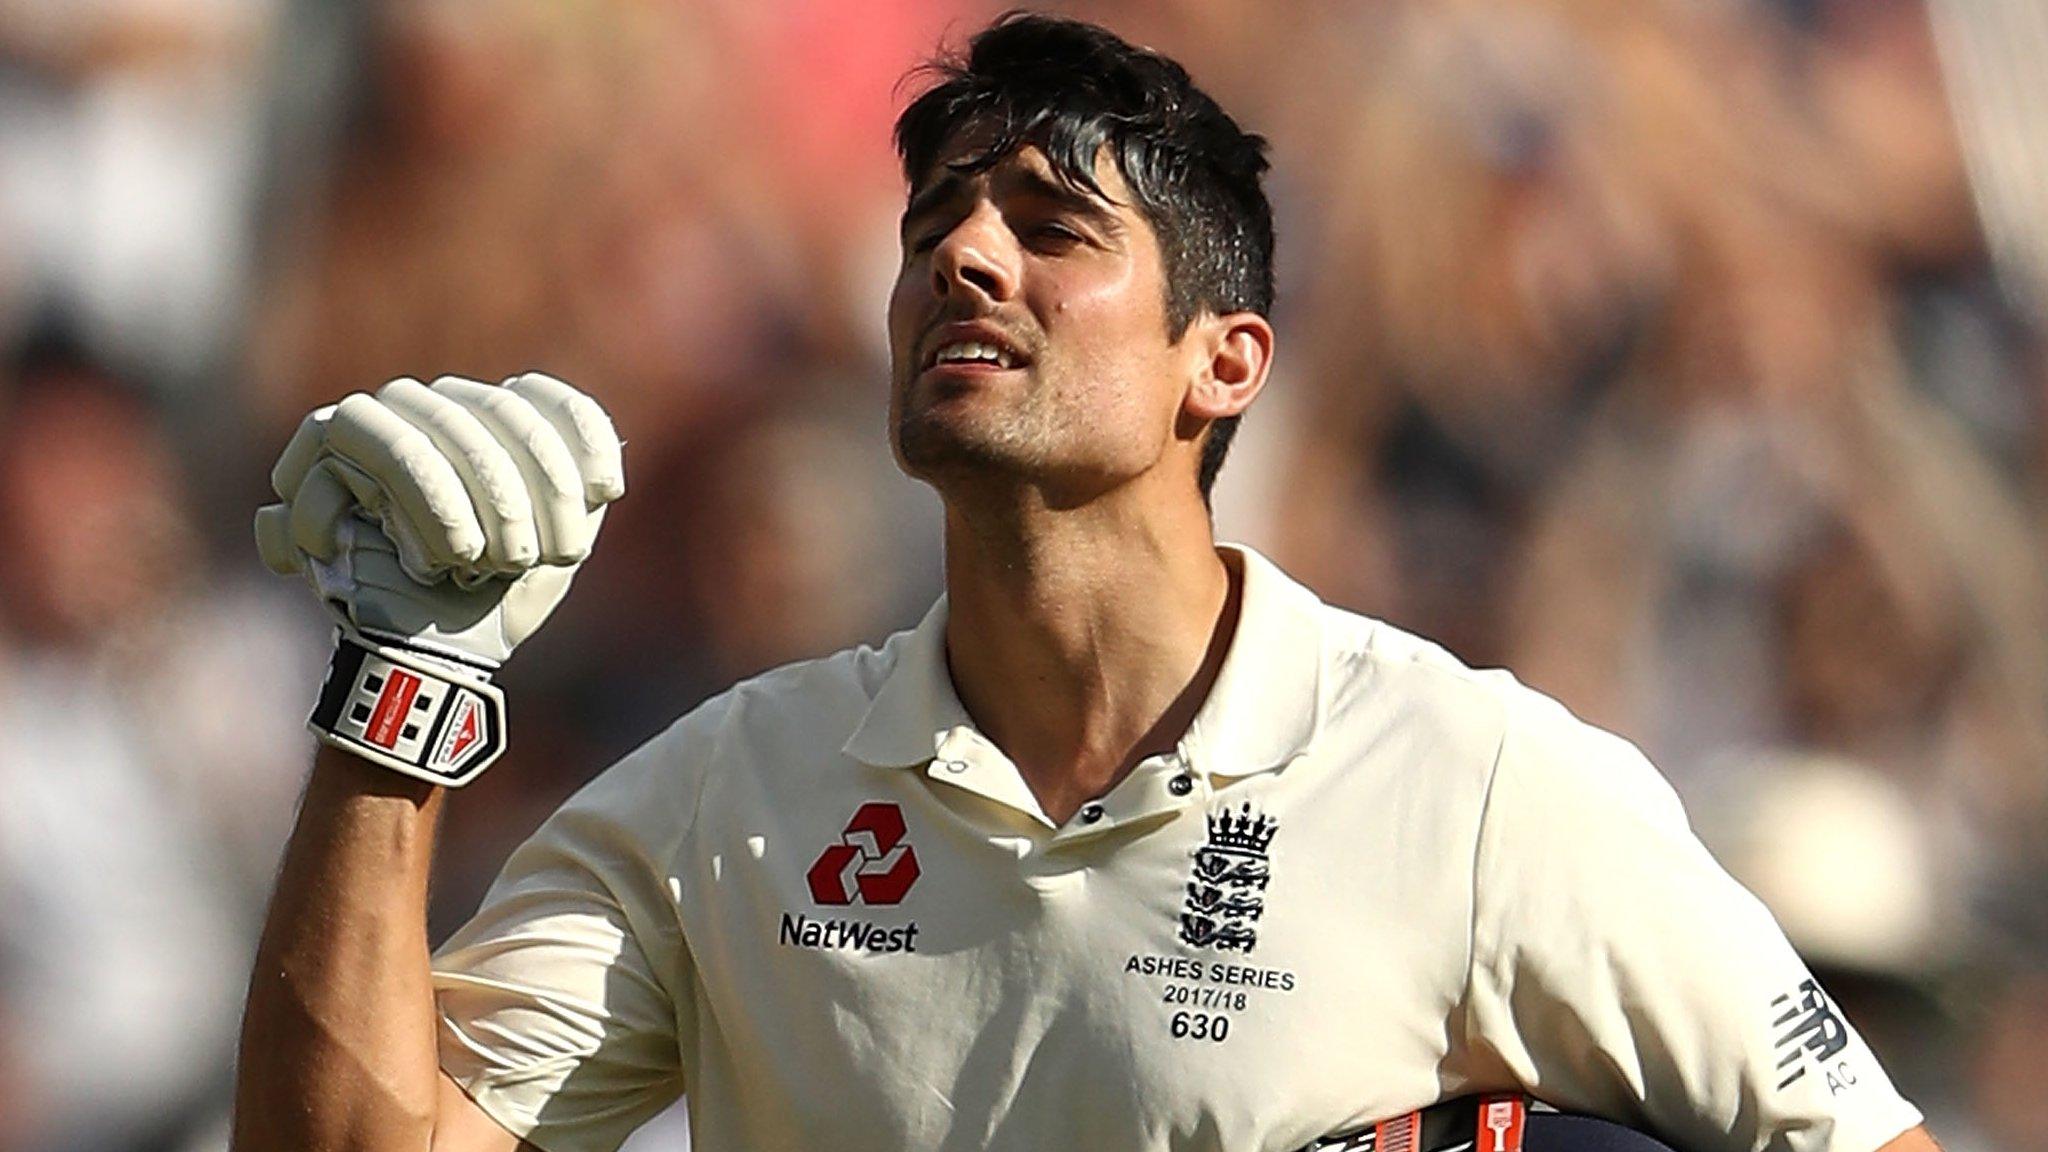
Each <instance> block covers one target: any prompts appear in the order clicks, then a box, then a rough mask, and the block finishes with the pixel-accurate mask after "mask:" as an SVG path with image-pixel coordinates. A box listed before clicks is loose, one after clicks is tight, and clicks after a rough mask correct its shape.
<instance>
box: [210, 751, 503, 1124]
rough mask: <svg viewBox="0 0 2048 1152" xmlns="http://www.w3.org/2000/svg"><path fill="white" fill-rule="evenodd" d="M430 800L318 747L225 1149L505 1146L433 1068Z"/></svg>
mask: <svg viewBox="0 0 2048 1152" xmlns="http://www.w3.org/2000/svg"><path fill="white" fill-rule="evenodd" d="M442 799H443V790H442V789H439V788H435V787H432V786H430V785H427V784H422V783H419V782H416V781H413V780H409V779H407V778H405V777H403V776H399V775H397V774H396V773H393V772H389V771H386V770H384V769H382V768H379V767H376V766H374V765H371V764H367V763H365V762H363V761H361V760H359V759H357V758H356V757H354V756H351V755H349V754H348V753H346V752H342V751H338V750H336V749H333V748H323V749H322V750H321V751H320V755H319V758H318V759H317V760H316V761H315V763H314V768H313V778H312V783H311V784H310V785H309V786H308V788H307V791H306V799H305V804H304V806H303V807H302V808H301V809H300V812H299V820H298V827H297V828H296V829H295V830H294V831H293V833H292V839H291V843H290V845H289V846H288V847H287V848H286V851H285V859H284V868H283V870H282V872H281V874H280V875H279V877H278V882H277V891H276V894H275V895H274V896H273V897H272V898H271V904H270V914H269V918H268V920H267V921H266V923H265V924H264V928H263V940H262V944H261V945H260V946H259V948H258V950H257V953H256V969H255V974H254V976H253V977H252V978H251V980H250V987H249V1004H248V1010H247V1013H246V1014H245V1016H244V1018H243V1021H242V1044H241V1060H240V1065H239V1070H238V1072H237V1074H236V1084H235V1122H234V1148H235V1149H236V1152H264V1150H268V1149H280V1150H282V1149H291V1150H294V1152H342V1150H349V1152H385V1150H390V1152H398V1150H401V1149H403V1150H405V1152H419V1150H424V1149H429V1148H432V1149H434V1150H436V1152H511V1150H512V1149H515V1148H519V1147H522V1145H521V1144H520V1142H519V1141H518V1140H517V1139H516V1138H515V1137H513V1136H512V1135H511V1134H510V1133H509V1132H506V1131H505V1130H504V1129H503V1128H501V1127H499V1126H498V1125H497V1124H496V1123H495V1122H494V1121H492V1120H491V1119H490V1118H489V1117H488V1116H487V1115H485V1113H484V1112H483V1111H482V1110H481V1109H480V1108H478V1107H477V1106H476V1105H475V1104H474V1103H472V1102H471V1101H470V1100H469V1098H468V1097H467V1096H465V1095H464V1094H463V1093H462V1091H461V1089H459V1088H457V1087H456V1086H455V1085H454V1083H453V1082H452V1081H450V1080H448V1079H447V1078H446V1077H445V1076H443V1075H442V1074H441V1072H440V1063H439V1059H438V1057H437V1055H436V1040H435V1013H434V995H433V988H432V985H431V983H430V977H429V970H428V950H427V928H426V906H427V879H428V870H429V866H430V865H431V863H432V861H433V849H434V835H435V823H436V821H437V819H438V817H439V814H440V809H441V803H442Z"/></svg>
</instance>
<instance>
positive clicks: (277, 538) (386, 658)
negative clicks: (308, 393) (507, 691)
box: [256, 373, 625, 785]
mask: <svg viewBox="0 0 2048 1152" xmlns="http://www.w3.org/2000/svg"><path fill="white" fill-rule="evenodd" d="M271 484H272V486H273V487H274V488H275V489H276V491H277V494H278V496H279V497H280V498H281V499H282V500H283V503H280V504H273V505H270V506H267V507H265V508H262V509H260V510H259V511H258V512H257V514H256V541H257V547H258V549H259V551H260V552H261V553H262V555H263V560H264V563H265V564H267V565H269V567H270V568H271V569H272V570H273V571H276V572H278V573H280V574H284V575H304V576H305V577H306V578H307V579H308V580H309V582H310V583H311V584H312V585H313V588H314V590H315V591H316V593H317V594H318V595H319V597H320V599H321V602H322V603H323V604H325V605H326V606H327V607H328V609H329V611H331V612H333V613H334V615H335V616H336V618H337V619H338V620H339V621H340V623H341V638H340V642H339V644H338V645H337V652H336V656H335V664H334V666H333V667H332V668H331V669H330V671H329V676H328V683H327V686H326V688H325V689H323V691H322V695H321V701H320V704H319V706H318V707H316V708H315V710H314V716H313V720H312V726H313V728H314V730H315V731H316V732H317V733H318V734H319V735H320V736H321V738H322V739H324V740H327V741H328V742H329V743H333V744H338V745H341V746H344V747H347V748H349V749H350V750H351V751H354V752H356V753H358V754H359V755H362V756H365V757H366V758H368V759H371V760H374V761H376V762H378V763H381V764H384V765H385V766H387V767H391V768H394V769H396V770H398V771H401V772H405V773H406V774H408V775H413V776H417V777H420V778H422V779H428V780H432V781H433V782H435V783H440V784H448V785H455V784H460V783H465V782H467V781H468V780H470V779H473V778H474V777H475V776H476V774H477V773H479V772H481V771H482V769H483V768H484V766H486V765H487V764H488V763H489V761H490V760H491V759H492V758H494V757H495V756H496V755H497V754H498V752H500V751H502V749H503V743H504V719H503V698H502V695H500V694H499V693H498V691H497V689H496V687H495V686H493V685H491V684H490V682H489V673H490V672H491V671H492V670H495V669H496V668H497V667H498V666H499V665H500V664H502V663H503V662H504V661H505V660H506V658H508V657H509V656H510V655H511V654H512V651H513V649H515V648H516V647H518V645H519V643H520V642H521V641H523V640H525V639H526V637H528V636H530V635H532V634H533V632H534V631H535V630H536V629H538V628H539V627H540V625H541V624H542V623H543V622H544V621H545V620H546V619H547V617H548V615H549V614H550V613H551V612H553V611H554V608H555V606H556V605H557V604H559V603H560V602H561V600H562V597H563V596H565V595H566V594H567V593H568V590H569V584H570V581H571V579H572V578H573V577H574V575H575V571H576V567H577V566H578V565H579V564H581V563H582V562H583V560H584V559H585V558H586V557H588V556H589V554H590V547H591V544H592V542H593V541H594V540H595V538H596V535H597V529H598V526H599V525H600V524H601V523H602V522H603V518H604V506H605V505H606V504H608V503H609V502H611V501H612V500H616V499H618V498H619V496H620V495H622V494H623V493H624V491H625V477H624V471H623V468H622V464H621V459H620V446H619V439H618V436H617V434H616V433H615V432H614V431H613V429H612V424H611V419H610V417H608V416H606V415H605V413H604V410H603V409H602V408H600V407H599V406H598V405H597V402H596V401H594V400H592V399H591V398H590V397H588V396H586V395H584V394H583V393H581V392H578V391H577V390H576V389H574V388H571V387H570V386H569V385H567V384H564V383H562V382H561V381H560V380H556V379H554V378H553V377H549V376H544V375H541V374H539V373H529V374H527V375H524V376H520V377H518V378H516V379H513V380H510V381H508V382H506V383H505V384H504V385H503V386H494V385H489V384H481V383H478V382H476V381H473V380H464V379H461V378H458V377H453V376H446V377H442V378H441V379H439V380H436V381H435V382H434V384H433V386H432V387H431V388H430V387H427V386H425V385H422V384H420V383H419V382H418V381H416V380H411V379H399V380H393V381H392V382H391V383H389V384H386V385H385V386H384V387H383V388H381V389H379V390H378V392H377V394H376V395H375V396H369V395H365V394H361V393H358V394H355V395H352V396H349V397H348V398H347V399H345V400H343V401H342V402H341V403H340V404H337V405H333V406H331V407H327V408H322V409H320V410H318V411H316V412H314V413H313V414H312V415H310V416H308V417H307V418H306V420H305V422H304V423H303V424H301V425H300V426H299V430H298V432H297V434H295V435H294V436H293V437H292V440H291V443H290V444H288V445H287V446H286V447H285V450H284V454H283V455H282V456H281V457H280V458H279V459H278V462H277V465H276V467H275V468H273V469H272V471H271ZM391 669H396V672H395V673H394V672H393V671H391Z"/></svg>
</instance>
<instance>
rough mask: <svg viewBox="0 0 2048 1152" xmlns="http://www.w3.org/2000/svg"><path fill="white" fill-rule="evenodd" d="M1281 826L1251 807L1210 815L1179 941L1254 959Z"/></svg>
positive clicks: (1190, 881) (1197, 853)
mask: <svg viewBox="0 0 2048 1152" xmlns="http://www.w3.org/2000/svg"><path fill="white" fill-rule="evenodd" d="M1279 830H1280V822H1279V821H1278V820H1275V819H1274V818H1273V817H1271V816H1267V815H1264V814H1263V813H1259V812H1256V811H1254V810H1253V809H1252V806H1251V804H1250V802H1246V803H1245V804H1243V805H1241V806H1240V807H1239V808H1238V809H1237V810H1236V811H1232V810H1231V809H1228V808H1225V809H1223V810H1222V811H1220V812H1211V813H1210V814H1209V840H1208V842H1207V843H1205V844H1203V845H1202V846H1201V847H1200V848H1197V849H1195V865H1194V869H1193V873H1192V875H1190V876H1189V878H1188V894H1187V900H1186V901H1185V902H1184V903H1183V904H1182V905H1181V913H1180V938H1181V940H1182V941H1183V942H1185V943H1188V944H1192V945H1195V946H1196V947H1198V948H1214V949H1216V950H1217V951H1220V952H1243V953H1245V954H1246V955H1249V954H1250V953H1251V951H1252V949H1253V948H1255V947H1257V946H1258V943H1259V933H1258V922H1259V917H1260V916H1262V915H1264V914H1265V911H1266V898H1265V892H1266V885H1267V884H1268V883H1270V882H1271V880H1272V860H1271V858H1270V857H1269V856H1268V854H1267V850H1268V848H1269V846H1270V845H1271V844H1272V842H1273V835H1274V834H1275V833H1276V832H1278V831H1279Z"/></svg>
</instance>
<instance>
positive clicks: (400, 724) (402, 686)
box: [363, 668, 420, 748]
mask: <svg viewBox="0 0 2048 1152" xmlns="http://www.w3.org/2000/svg"><path fill="white" fill-rule="evenodd" d="M419 691H420V678H419V677H417V676H415V675H413V674H412V673H410V672H407V671H405V670H404V669H402V668H393V669H392V670H391V674H390V676H389V677H388V678H386V679H385V681H384V690H383V691H382V692H380V693H378V694H377V709H376V711H374V712H372V713H370V722H369V724H367V725H365V729H366V730H365V731H364V732H363V739H365V740H368V741H369V742H370V743H372V744H375V745H377V746H378V747H380V748H393V747H396V746H397V745H398V734H399V733H400V732H402V731H404V728H405V714H406V713H407V712H410V711H411V710H412V698H413V697H414V696H417V695H419Z"/></svg>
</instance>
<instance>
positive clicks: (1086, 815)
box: [1081, 804, 1102, 824]
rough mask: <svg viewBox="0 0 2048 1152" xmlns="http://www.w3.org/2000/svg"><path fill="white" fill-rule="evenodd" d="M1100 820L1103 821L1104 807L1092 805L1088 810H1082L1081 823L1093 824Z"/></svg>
mask: <svg viewBox="0 0 2048 1152" xmlns="http://www.w3.org/2000/svg"><path fill="white" fill-rule="evenodd" d="M1100 819H1102V805H1100V804H1090V805H1088V806H1087V807H1086V808H1083V809H1081V823H1083V824H1093V823H1095V822H1096V821H1097V820H1100Z"/></svg>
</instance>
